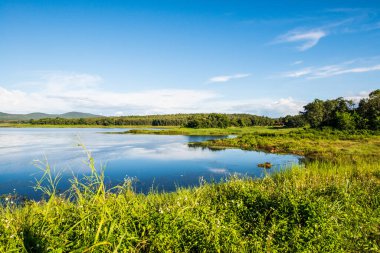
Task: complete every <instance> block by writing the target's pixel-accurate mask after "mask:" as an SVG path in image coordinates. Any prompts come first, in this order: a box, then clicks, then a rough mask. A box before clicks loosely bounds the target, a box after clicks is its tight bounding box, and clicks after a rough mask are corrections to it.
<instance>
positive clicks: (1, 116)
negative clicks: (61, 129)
mask: <svg viewBox="0 0 380 253" xmlns="http://www.w3.org/2000/svg"><path fill="white" fill-rule="evenodd" d="M57 117H59V118H64V119H79V118H95V117H103V116H100V115H95V114H91V113H83V112H67V113H63V114H47V113H41V112H33V113H28V114H10V113H3V112H0V121H10V120H30V119H35V120H38V119H44V118H57Z"/></svg>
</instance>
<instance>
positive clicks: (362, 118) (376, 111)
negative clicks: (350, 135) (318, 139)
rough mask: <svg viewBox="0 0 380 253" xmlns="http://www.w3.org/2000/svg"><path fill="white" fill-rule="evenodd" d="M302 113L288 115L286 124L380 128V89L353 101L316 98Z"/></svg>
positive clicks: (338, 127) (343, 127)
mask: <svg viewBox="0 0 380 253" xmlns="http://www.w3.org/2000/svg"><path fill="white" fill-rule="evenodd" d="M304 108H305V111H304V112H301V115H297V116H287V117H285V119H286V118H288V120H286V121H285V126H289V127H293V126H297V127H299V126H302V125H305V123H306V122H307V123H309V124H310V126H311V127H312V128H321V127H326V126H327V127H332V128H336V129H340V130H353V129H371V130H380V89H379V90H375V91H372V92H371V93H370V94H369V97H368V98H363V99H361V100H360V102H359V105H358V106H356V105H355V104H354V103H353V101H351V100H346V99H343V98H337V99H332V100H326V101H323V100H320V99H315V100H314V101H313V102H312V103H309V104H307V105H305V106H304Z"/></svg>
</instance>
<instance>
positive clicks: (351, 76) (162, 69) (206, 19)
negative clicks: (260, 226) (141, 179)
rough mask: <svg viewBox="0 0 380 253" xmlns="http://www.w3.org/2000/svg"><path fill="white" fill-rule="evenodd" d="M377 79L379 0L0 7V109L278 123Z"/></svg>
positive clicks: (352, 94)
mask: <svg viewBox="0 0 380 253" xmlns="http://www.w3.org/2000/svg"><path fill="white" fill-rule="evenodd" d="M379 77H380V2H379V1H370V0H368V1H332V0H329V1H327V0H326V1H322V0H321V1H220V0H218V1H184V0H177V1H158V0H156V1H142V0H141V1H112V0H111V1H81V0H78V1H40V0H33V1H18V0H9V1H7V0H2V1H0V111H3V112H9V113H27V112H34V111H41V112H47V113H62V112H66V111H73V110H75V111H84V112H92V113H97V114H104V115H131V114H156V113H159V114H162V113H188V112H227V113H232V112H236V113H241V112H242V113H253V114H258V115H268V116H283V115H287V114H296V113H297V112H298V111H299V110H302V106H303V105H305V104H306V103H308V102H310V101H312V100H313V99H314V98H321V99H329V98H336V97H339V96H343V97H347V98H350V99H354V100H358V99H360V98H362V97H365V96H367V95H368V93H369V92H370V91H372V90H374V89H377V88H380V85H379V84H380V83H379V82H380V81H379V80H380V79H379Z"/></svg>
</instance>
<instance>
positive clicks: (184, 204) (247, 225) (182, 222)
mask: <svg viewBox="0 0 380 253" xmlns="http://www.w3.org/2000/svg"><path fill="white" fill-rule="evenodd" d="M379 165H380V163H379V161H377V162H376V161H372V162H368V161H366V160H357V161H356V163H355V165H353V164H352V163H351V162H349V163H340V164H337V163H328V162H327V163H326V162H323V163H320V162H315V163H311V164H309V165H308V167H307V169H302V168H298V167H294V168H292V169H291V170H287V171H284V172H280V173H278V174H276V175H274V176H271V177H269V176H268V177H265V178H264V179H260V180H253V179H249V178H245V179H242V178H236V177H232V178H230V179H229V180H227V181H225V182H221V183H219V184H202V183H201V186H199V187H197V188H192V189H178V190H177V191H176V192H174V193H166V194H163V193H161V194H158V193H154V192H152V193H150V194H148V195H146V196H145V195H140V194H136V193H134V192H133V190H132V189H131V185H130V182H126V184H125V185H124V186H122V187H120V188H118V190H117V192H116V193H115V192H114V193H111V192H109V191H107V190H105V188H104V185H103V184H102V177H101V176H99V175H97V174H93V175H92V177H91V178H89V181H88V182H87V183H86V184H81V183H79V182H77V181H76V180H73V185H72V189H71V193H70V198H71V200H73V199H75V200H74V201H69V200H68V198H63V197H59V196H54V195H52V196H50V198H49V199H48V200H47V201H42V202H30V203H26V204H25V205H24V206H15V205H14V204H11V200H10V199H8V200H3V207H2V208H1V209H0V217H1V219H2V221H1V223H0V252H148V251H149V252H152V251H153V252H164V251H165V252H199V251H202V252H218V251H219V252H250V251H256V252H378V251H379V250H380V244H379V243H380V240H379V239H380V169H379V168H380V167H379Z"/></svg>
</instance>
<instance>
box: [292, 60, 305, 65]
mask: <svg viewBox="0 0 380 253" xmlns="http://www.w3.org/2000/svg"><path fill="white" fill-rule="evenodd" d="M302 63H303V61H301V60H299V61H295V62H293V63H292V65H300V64H302Z"/></svg>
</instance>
